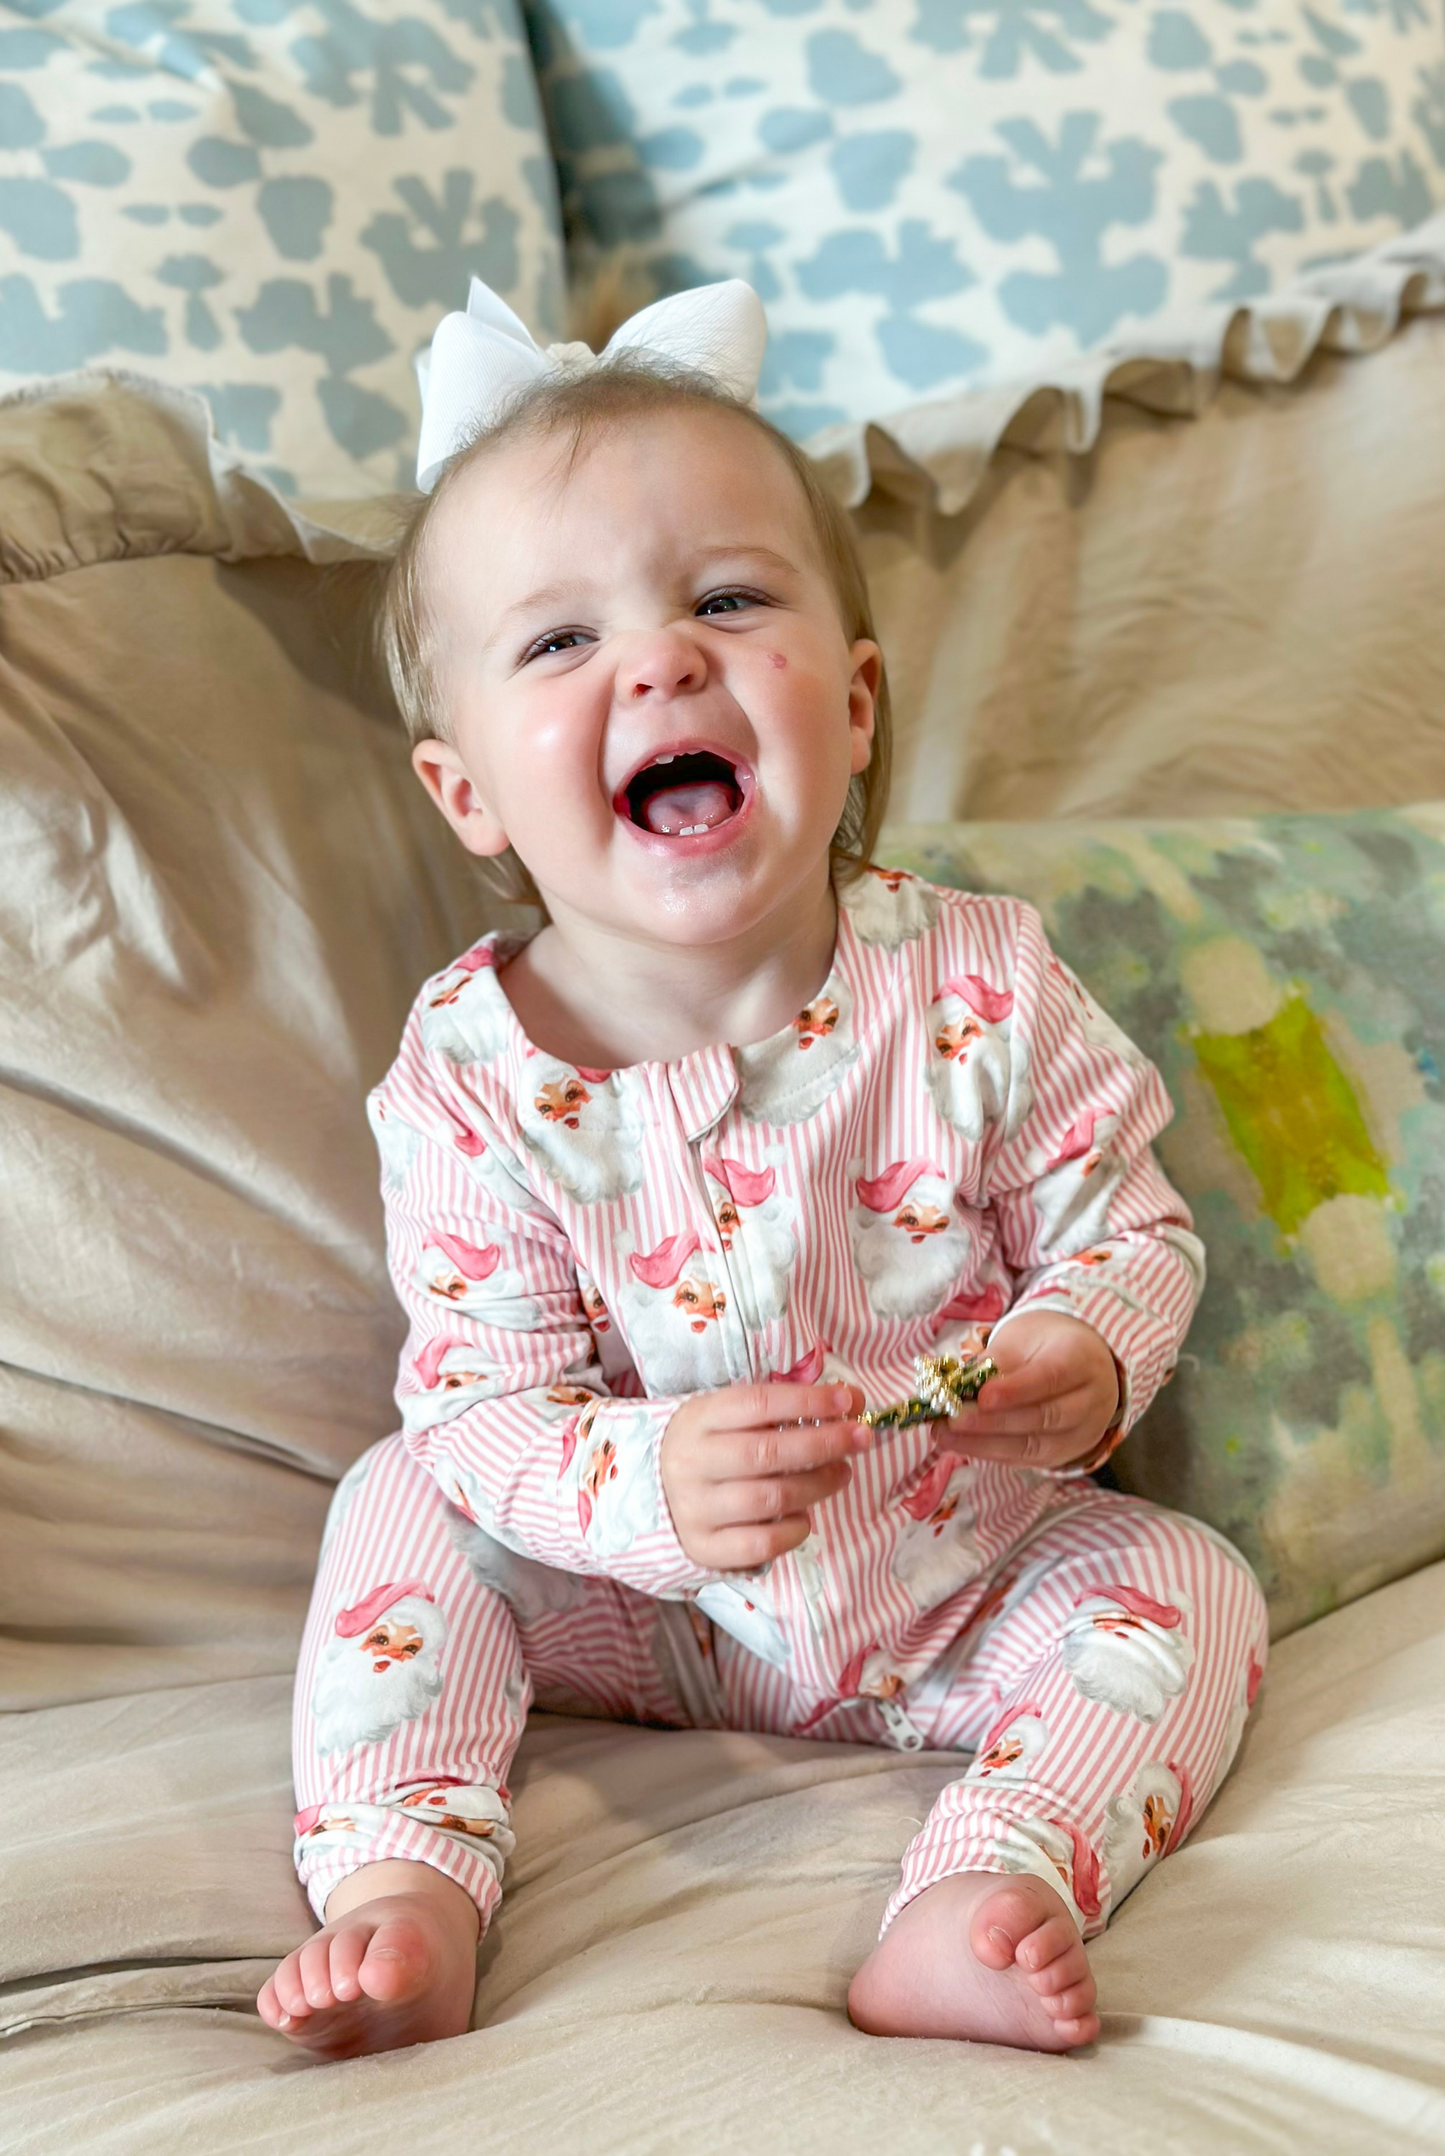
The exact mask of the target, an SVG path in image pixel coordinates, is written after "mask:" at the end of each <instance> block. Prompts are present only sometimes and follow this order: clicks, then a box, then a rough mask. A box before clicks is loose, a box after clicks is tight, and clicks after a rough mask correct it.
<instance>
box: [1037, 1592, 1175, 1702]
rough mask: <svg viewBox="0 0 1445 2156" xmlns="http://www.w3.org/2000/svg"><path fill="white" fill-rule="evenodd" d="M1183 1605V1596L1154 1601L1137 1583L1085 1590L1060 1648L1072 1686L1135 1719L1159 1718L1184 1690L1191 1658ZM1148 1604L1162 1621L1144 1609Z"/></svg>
mask: <svg viewBox="0 0 1445 2156" xmlns="http://www.w3.org/2000/svg"><path fill="white" fill-rule="evenodd" d="M1125 1598H1127V1599H1125ZM1186 1607H1187V1605H1186V1604H1185V1603H1184V1600H1183V1598H1182V1597H1177V1598H1176V1603H1175V1604H1166V1603H1155V1602H1153V1601H1151V1599H1150V1598H1149V1597H1148V1596H1146V1595H1143V1594H1142V1593H1141V1592H1140V1590H1138V1589H1137V1588H1128V1587H1121V1588H1112V1587H1101V1588H1100V1589H1099V1590H1098V1592H1097V1593H1096V1594H1092V1595H1085V1596H1084V1597H1083V1599H1082V1600H1081V1601H1080V1603H1079V1605H1078V1607H1077V1609H1076V1610H1075V1611H1074V1613H1073V1615H1072V1616H1071V1617H1070V1619H1069V1621H1068V1623H1067V1625H1066V1626H1065V1628H1064V1633H1063V1638H1062V1640H1061V1643H1060V1649H1059V1653H1060V1659H1061V1660H1062V1662H1063V1665H1064V1667H1065V1669H1066V1670H1067V1671H1068V1673H1069V1676H1070V1677H1071V1678H1072V1680H1073V1685H1074V1689H1075V1691H1076V1692H1079V1693H1081V1694H1082V1696H1083V1697H1084V1698H1085V1699H1092V1700H1096V1701H1097V1702H1098V1704H1099V1705H1100V1706H1102V1707H1112V1708H1113V1709H1114V1710H1115V1712H1116V1713H1119V1714H1132V1715H1133V1716H1134V1718H1135V1719H1136V1721H1140V1722H1157V1721H1158V1720H1159V1717H1160V1716H1161V1715H1162V1714H1163V1712H1164V1710H1165V1708H1166V1707H1167V1706H1168V1704H1169V1702H1170V1701H1171V1700H1172V1699H1177V1698H1178V1697H1179V1695H1180V1694H1181V1692H1182V1691H1183V1690H1184V1687H1185V1684H1186V1683H1187V1682H1188V1678H1189V1669H1190V1665H1191V1663H1192V1662H1193V1660H1194V1649H1193V1647H1192V1645H1191V1644H1190V1642H1189V1641H1188V1640H1187V1639H1186V1638H1185V1636H1184V1633H1183V1630H1182V1628H1181V1626H1180V1616H1181V1613H1182V1611H1183V1610H1184V1609H1185V1608H1186ZM1151 1609H1152V1610H1155V1611H1158V1612H1160V1613H1161V1614H1162V1616H1163V1618H1164V1619H1165V1620H1166V1621H1165V1622H1159V1621H1156V1619H1155V1618H1153V1617H1150V1616H1148V1615H1147V1614H1143V1612H1145V1611H1148V1610H1151Z"/></svg>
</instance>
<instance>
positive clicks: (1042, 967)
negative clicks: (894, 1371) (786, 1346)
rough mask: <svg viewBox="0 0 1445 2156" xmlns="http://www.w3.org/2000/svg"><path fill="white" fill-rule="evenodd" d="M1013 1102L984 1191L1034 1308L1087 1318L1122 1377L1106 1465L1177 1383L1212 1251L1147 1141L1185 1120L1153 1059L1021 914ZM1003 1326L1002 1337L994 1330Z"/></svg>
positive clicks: (996, 1136)
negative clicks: (1207, 1252)
mask: <svg viewBox="0 0 1445 2156" xmlns="http://www.w3.org/2000/svg"><path fill="white" fill-rule="evenodd" d="M1020 915H1021V929H1020V935H1019V942H1018V951H1017V962H1016V971H1015V977H1014V984H1013V1011H1012V1016H1011V1040H1010V1050H1011V1064H1010V1081H1009V1091H1008V1099H1007V1103H1006V1105H1005V1109H1004V1113H1003V1115H1002V1116H1001V1118H1000V1120H999V1122H998V1123H997V1124H996V1125H995V1127H994V1130H993V1133H992V1146H991V1157H990V1159H989V1162H988V1169H987V1175H988V1186H987V1188H988V1197H989V1201H990V1203H991V1205H992V1207H993V1210H994V1214H995V1217H996V1219H997V1221H998V1224H999V1229H1000V1237H1001V1248H1002V1255H1003V1257H1004V1260H1005V1262H1006V1263H1007V1264H1008V1266H1009V1267H1010V1269H1011V1270H1012V1272H1013V1274H1014V1279H1015V1298H1014V1301H1013V1303H1012V1305H1011V1306H1010V1309H1009V1311H1008V1314H1007V1316H1006V1317H1004V1318H1003V1319H1001V1320H1000V1327H1002V1326H1003V1325H1006V1324H1007V1323H1008V1322H1009V1319H1010V1318H1013V1317H1017V1316H1019V1315H1020V1314H1022V1313H1023V1312H1024V1311H1031V1310H1058V1311H1061V1312H1064V1313H1066V1314H1067V1315H1069V1316H1070V1317H1076V1318H1082V1319H1083V1320H1084V1322H1085V1323H1086V1324H1088V1325H1092V1326H1093V1328H1094V1330H1095V1331H1096V1332H1097V1333H1099V1334H1100V1335H1101V1336H1102V1338H1103V1339H1104V1341H1105V1343H1106V1344H1107V1346H1108V1347H1109V1349H1110V1351H1111V1352H1112V1354H1113V1356H1114V1360H1115V1363H1116V1365H1117V1366H1118V1370H1119V1377H1120V1411H1119V1417H1118V1421H1117V1423H1116V1425H1115V1427H1114V1428H1113V1429H1112V1430H1111V1431H1110V1433H1109V1435H1108V1437H1107V1438H1106V1439H1105V1441H1104V1442H1103V1443H1102V1444H1101V1445H1100V1447H1099V1448H1098V1450H1097V1452H1096V1453H1095V1454H1093V1455H1091V1457H1090V1458H1089V1459H1088V1460H1087V1461H1084V1462H1081V1463H1080V1469H1079V1471H1080V1472H1087V1471H1088V1470H1089V1469H1090V1468H1092V1467H1095V1466H1098V1465H1099V1464H1100V1463H1101V1461H1102V1460H1103V1459H1104V1458H1106V1457H1107V1456H1108V1453H1109V1452H1110V1451H1112V1450H1113V1447H1114V1445H1115V1444H1117V1443H1118V1441H1119V1439H1120V1438H1121V1437H1122V1436H1123V1435H1124V1434H1125V1432H1127V1431H1128V1430H1129V1429H1131V1428H1132V1426H1133V1425H1134V1423H1136V1422H1137V1421H1138V1419H1139V1417H1140V1416H1141V1415H1142V1414H1143V1412H1144V1410H1145V1408H1146V1407H1148V1405H1149V1403H1150V1401H1151V1400H1152V1399H1153V1397H1154V1395H1155V1393H1156V1392H1157V1391H1158V1389H1159V1387H1160V1386H1161V1385H1162V1384H1163V1383H1164V1381H1165V1379H1166V1378H1168V1377H1169V1376H1171V1375H1172V1373H1173V1370H1174V1365H1175V1361H1176V1359H1177V1357H1178V1354H1179V1350H1180V1347H1181V1346H1182V1344H1183V1341H1184V1336H1185V1334H1186V1332H1187V1331H1188V1329H1189V1323H1190V1320H1191V1318H1192V1317H1193V1315H1194V1309H1195V1305H1196V1304H1197V1302H1198V1300H1199V1296H1200V1293H1201V1291H1202V1289H1203V1285H1204V1249H1203V1245H1202V1244H1201V1243H1200V1241H1199V1239H1198V1238H1197V1236H1195V1235H1194V1234H1193V1233H1192V1227H1193V1223H1192V1221H1191V1218H1190V1214H1189V1209H1188V1207H1187V1206H1186V1205H1185V1203H1184V1200H1183V1199H1182V1198H1181V1197H1180V1195H1179V1193H1178V1191H1176V1190H1175V1189H1174V1187H1173V1185H1172V1184H1171V1183H1170V1182H1169V1181H1168V1179H1167V1178H1166V1176H1165V1175H1164V1174H1163V1172H1162V1170H1161V1169H1160V1167H1159V1165H1158V1162H1157V1161H1156V1160H1155V1158H1154V1155H1153V1152H1152V1150H1151V1140H1152V1139H1154V1138H1155V1137H1157V1135H1158V1134H1159V1132H1160V1131H1161V1130H1163V1129H1164V1127H1165V1125H1166V1124H1167V1123H1168V1122H1169V1121H1170V1120H1171V1118H1172V1116H1173V1112H1174V1111H1173V1106H1172V1104H1171V1102H1170V1099H1169V1095H1168V1093H1167V1092H1166V1091H1165V1089H1164V1082H1163V1080H1162V1079H1161V1077H1160V1076H1159V1073H1158V1071H1157V1070H1156V1069H1155V1068H1154V1065H1153V1064H1152V1063H1150V1062H1149V1061H1148V1060H1147V1058H1146V1057H1144V1056H1143V1055H1142V1054H1141V1052H1140V1051H1139V1050H1138V1049H1137V1048H1136V1047H1135V1046H1134V1044H1133V1042H1132V1041H1130V1040H1129V1039H1128V1038H1127V1037H1126V1036H1125V1035H1124V1034H1123V1033H1122V1032H1121V1031H1120V1030H1119V1028H1118V1027H1117V1026H1116V1025H1114V1023H1113V1022H1112V1020H1111V1019H1109V1018H1108V1017H1107V1016H1106V1015H1105V1013H1104V1012H1103V1011H1102V1010H1101V1009H1100V1007H1099V1005H1098V1004H1097V1003H1095V1002H1094V1000H1093V998H1092V997H1091V996H1090V995H1089V993H1088V991H1087V990H1086V989H1085V988H1084V987H1083V985H1082V984H1081V983H1080V982H1079V981H1078V980H1077V979H1076V978H1075V976H1074V975H1073V974H1072V973H1071V972H1070V971H1069V969H1068V967H1067V966H1065V965H1064V964H1063V963H1062V961H1061V960H1060V959H1058V958H1057V957H1056V956H1055V955H1054V953H1053V951H1051V950H1050V948H1049V945H1048V943H1047V941H1046V939H1045V937H1044V933H1043V929H1042V926H1041V925H1040V922H1039V919H1038V916H1037V914H1035V913H1034V912H1033V910H1032V908H1028V907H1021V908H1020ZM997 1329H999V1328H996V1330H997Z"/></svg>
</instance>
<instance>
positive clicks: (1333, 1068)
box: [887, 803, 1445, 1631]
mask: <svg viewBox="0 0 1445 2156" xmlns="http://www.w3.org/2000/svg"><path fill="white" fill-rule="evenodd" d="M887 858H888V859H889V860H890V861H892V862H894V863H896V864H899V865H902V866H906V867H909V868H912V869H916V870H917V871H918V872H919V873H920V874H922V875H925V876H927V877H930V878H932V879H934V880H936V881H938V882H940V883H945V884H950V885H953V886H955V887H958V888H965V889H972V890H1004V891H1016V892H1019V893H1022V894H1023V895H1024V896H1026V897H1028V898H1030V899H1031V900H1033V902H1034V903H1035V904H1036V905H1038V907H1039V908H1040V910H1041V911H1042V913H1043V916H1044V919H1045V921H1046V923H1047V925H1048V929H1049V932H1050V935H1051V937H1052V939H1053V941H1054V943H1055V946H1056V948H1057V949H1058V951H1059V952H1060V954H1061V955H1062V956H1063V957H1064V958H1065V959H1067V961H1068V962H1069V963H1070V964H1071V965H1072V966H1074V967H1075V968H1076V969H1077V971H1078V972H1079V973H1080V974H1081V976H1082V977H1083V979H1084V980H1085V981H1086V982H1087V984H1088V986H1089V987H1090V988H1091V989H1092V990H1093V992H1094V994H1095V995H1096V996H1097V997H1098V998H1099V1000H1100V1001H1101V1002H1102V1003H1103V1005H1104V1006H1105V1008H1106V1009H1107V1010H1108V1011H1109V1012H1110V1014H1111V1015H1112V1016H1113V1017H1114V1018H1115V1019H1116V1020H1117V1021H1118V1022H1119V1024H1120V1025H1122V1026H1123V1027H1124V1029H1125V1031H1126V1032H1128V1033H1129V1034H1131V1035H1132V1036H1133V1038H1134V1039H1135V1040H1136V1041H1137V1042H1138V1043H1139V1045H1140V1047H1141V1048H1143V1049H1144V1050H1145V1051H1146V1052H1147V1053H1148V1054H1149V1055H1150V1056H1152V1057H1153V1058H1154V1060H1155V1061H1156V1062H1157V1063H1158V1065H1159V1067H1160V1069H1161V1070H1162V1072H1163V1074H1164V1078H1165V1081H1166V1083H1167V1084H1168V1087H1169V1091H1170V1093H1171V1095H1172V1097H1173V1100H1174V1103H1175V1107H1176V1111H1177V1112H1176V1118H1175V1121H1174V1123H1173V1124H1172V1125H1171V1126H1170V1128H1169V1129H1168V1130H1167V1131H1166V1132H1165V1134H1164V1136H1163V1139H1162V1140H1161V1142H1160V1147H1159V1150H1160V1153H1161V1156H1162V1158H1163V1161H1164V1164H1165V1167H1166V1168H1167V1170H1168V1172H1169V1174H1170V1175H1171V1176H1172V1177H1173V1179H1174V1181H1175V1183H1176V1184H1177V1185H1178V1187H1179V1189H1180V1190H1181V1191H1182V1192H1183V1194H1184V1196H1185V1197H1186V1198H1187V1199H1188V1201H1189V1204H1190V1206H1191V1207H1192V1208H1193V1211H1194V1216H1195V1224H1196V1226H1197V1227H1198V1229H1199V1232H1200V1233H1201V1235H1202V1236H1203V1237H1204V1240H1205V1244H1206V1246H1207V1249H1208V1254H1209V1282H1208V1286H1207V1288H1206V1290H1205V1294H1204V1300H1203V1303H1202V1305H1201V1307H1200V1310H1199V1314H1198V1316H1197V1317H1196V1318H1195V1321H1194V1327H1193V1331H1192V1332H1191V1334H1190V1337H1189V1341H1188V1344H1187V1348H1186V1351H1185V1353H1184V1355H1183V1356H1182V1357H1181V1359H1180V1363H1179V1367H1178V1370H1177V1371H1176V1373H1175V1376H1174V1379H1173V1381H1172V1383H1171V1384H1169V1385H1168V1386H1167V1387H1166V1388H1165V1390H1164V1392H1163V1393H1162V1394H1161V1395H1160V1397H1159V1399H1158V1400H1157V1401H1156V1403H1155V1405H1154V1406H1153V1407H1152V1408H1151V1409H1150V1410H1149V1413H1148V1414H1147V1415H1146V1416H1145V1418H1144V1420H1143V1421H1142V1423H1140V1425H1139V1427H1138V1428H1137V1430H1135V1432H1134V1433H1133V1434H1132V1436H1131V1437H1130V1439H1129V1441H1128V1443H1127V1444H1126V1445H1124V1446H1123V1447H1122V1449H1121V1450H1120V1451H1119V1452H1118V1453H1117V1454H1116V1455H1115V1458H1114V1461H1113V1463H1112V1472H1113V1473H1114V1474H1115V1475H1116V1477H1117V1479H1118V1481H1119V1482H1120V1483H1122V1484H1123V1485H1124V1486H1126V1487H1127V1488H1129V1489H1131V1490H1135V1491H1138V1492H1139V1493H1141V1494H1142V1495H1143V1496H1146V1497H1151V1498H1154V1499H1157V1500H1158V1501H1159V1502H1160V1503H1162V1504H1166V1505H1173V1506H1177V1507H1178V1508H1179V1509H1180V1510H1181V1511H1185V1512H1192V1513H1196V1514H1198V1515H1199V1516H1200V1517H1202V1518H1203V1519H1206V1520H1209V1521H1211V1522H1212V1523H1213V1524H1214V1525H1215V1526H1216V1527H1219V1528H1221V1529H1223V1531H1224V1532H1225V1533H1226V1534H1228V1535H1229V1536H1231V1537H1232V1538H1233V1540H1234V1541H1235V1542H1237V1543H1238V1544H1239V1546H1240V1547H1241V1549H1243V1550H1244V1551H1245V1553H1246V1555H1247V1556H1248V1557H1249V1558H1250V1559H1251V1561H1252V1562H1253V1564H1254V1565H1255V1566H1256V1568H1257V1569H1258V1571H1259V1574H1260V1577H1261V1580H1262V1581H1263V1584H1264V1586H1265V1589H1266V1591H1267V1593H1268V1594H1269V1596H1270V1600H1271V1603H1272V1607H1273V1614H1274V1622H1275V1626H1276V1629H1277V1630H1278V1631H1288V1630H1290V1629H1291V1628H1292V1627H1294V1626H1296V1625H1298V1624H1302V1623H1303V1622H1305V1621H1306V1620H1307V1619H1309V1618H1311V1617H1315V1616H1318V1615H1320V1614H1321V1613H1322V1612H1324V1611H1325V1610H1328V1609H1331V1608H1333V1607H1335V1606H1336V1605H1337V1604H1340V1603H1344V1602H1348V1601H1351V1600H1352V1599H1353V1598H1354V1597H1356V1596H1358V1595H1361V1594H1364V1593H1365V1592H1366V1590H1367V1589H1369V1588H1372V1587H1375V1586H1377V1585H1378V1584H1379V1583H1380V1582H1382V1581H1384V1580H1388V1579H1391V1578H1394V1577H1395V1576H1396V1575H1398V1574H1400V1573H1403V1572H1406V1571H1409V1570H1410V1569H1411V1568H1412V1567H1413V1566H1416V1565H1419V1564H1423V1563H1424V1562H1426V1561H1427V1560H1428V1559H1431V1558H1435V1557H1439V1556H1441V1555H1442V1554H1445V804H1441V803H1437V804H1433V805H1431V806H1428V807H1423V808H1418V809H1399V810H1390V811H1378V812H1373V811H1364V812H1360V813H1358V814H1345V815H1314V816H1304V815H1300V816H1269V817H1261V818H1259V819H1257V820H1253V821H1237V822H1236V821H1229V822H1224V821H1220V822H1205V821H1200V822H1196V823H1173V824H1168V823H1161V824H1097V825H1093V826H1089V825H1071V824H1055V825H1053V826H1047V825H1037V824H1036V825H1028V824H1012V825H1011V824H979V825H963V824H955V825H951V826H950V825H941V824H934V825H925V824H915V825H910V826H899V827H896V828H895V829H894V830H893V831H892V832H891V833H890V834H889V838H888V846H887Z"/></svg>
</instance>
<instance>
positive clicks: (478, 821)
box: [411, 741, 510, 854]
mask: <svg viewBox="0 0 1445 2156" xmlns="http://www.w3.org/2000/svg"><path fill="white" fill-rule="evenodd" d="M411 766H412V769H413V771H415V773H416V775H417V777H418V778H419V779H420V780H421V782H422V784H423V786H425V788H426V790H427V792H428V793H429V794H430V795H431V797H432V799H433V801H435V803H436V805H437V807H438V808H439V809H440V810H441V812H442V814H443V816H445V818H446V820H447V822H448V823H449V824H450V825H451V827H452V829H453V830H454V831H455V832H456V834H457V837H458V838H459V839H460V840H461V842H462V844H463V845H464V846H465V847H466V849H467V851H468V853H481V854H491V853H505V852H506V850H507V847H508V845H509V844H510V841H509V839H508V837H507V834H506V832H505V831H504V830H503V829H502V827H501V825H500V824H499V823H498V821H497V819H496V817H495V816H494V815H493V813H492V811H491V810H490V809H489V808H488V806H487V804H486V802H485V801H484V800H483V799H482V796H481V794H480V792H479V791H478V788H477V782H476V780H475V779H474V778H473V777H472V774H471V772H470V771H468V769H467V767H466V765H465V764H464V763H463V762H462V759H461V757H460V755H459V754H458V752H457V751H456V749H454V748H453V747H452V745H451V743H450V742H449V741H418V743H417V745H416V747H415V748H414V749H413V750H412V752H411Z"/></svg>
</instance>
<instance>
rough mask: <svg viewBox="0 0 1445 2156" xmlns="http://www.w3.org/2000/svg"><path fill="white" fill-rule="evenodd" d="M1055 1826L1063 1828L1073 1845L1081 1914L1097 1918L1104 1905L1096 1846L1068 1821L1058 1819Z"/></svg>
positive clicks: (1076, 1889) (1075, 1895)
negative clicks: (1100, 1889)
mask: <svg viewBox="0 0 1445 2156" xmlns="http://www.w3.org/2000/svg"><path fill="white" fill-rule="evenodd" d="M1054 1824H1055V1826H1057V1827H1061V1828H1062V1829H1063V1831H1064V1833H1065V1834H1067V1835H1068V1837H1069V1840H1070V1841H1071V1842H1072V1843H1073V1847H1074V1862H1073V1873H1074V1900H1075V1901H1076V1902H1077V1903H1078V1905H1079V1913H1080V1915H1081V1916H1086V1917H1092V1916H1097V1915H1098V1914H1099V1911H1100V1909H1102V1907H1103V1905H1104V1904H1103V1899H1102V1896H1101V1895H1100V1893H1099V1859H1098V1858H1097V1857H1096V1856H1095V1854H1094V1845H1093V1843H1092V1842H1091V1841H1088V1840H1087V1839H1086V1838H1085V1837H1084V1835H1082V1834H1081V1833H1080V1832H1079V1829H1078V1828H1077V1827H1076V1826H1071V1825H1070V1824H1069V1822H1068V1821H1067V1820H1063V1819H1056V1820H1055V1821H1054Z"/></svg>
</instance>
